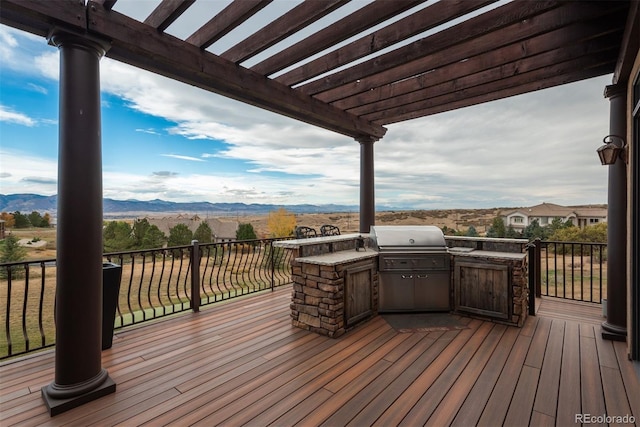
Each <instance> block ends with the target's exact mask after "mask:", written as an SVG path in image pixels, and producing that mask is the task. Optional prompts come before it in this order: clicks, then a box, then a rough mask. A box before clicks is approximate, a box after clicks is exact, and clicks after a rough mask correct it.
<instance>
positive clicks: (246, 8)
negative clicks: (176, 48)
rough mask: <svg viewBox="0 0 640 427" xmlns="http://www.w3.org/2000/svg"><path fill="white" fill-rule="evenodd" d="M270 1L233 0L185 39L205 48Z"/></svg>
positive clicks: (270, 0)
mask: <svg viewBox="0 0 640 427" xmlns="http://www.w3.org/2000/svg"><path fill="white" fill-rule="evenodd" d="M272 1H273V0H234V1H233V2H232V3H230V4H229V5H228V6H227V7H225V8H224V9H223V10H222V11H221V12H220V13H219V14H217V15H216V16H214V17H213V18H211V19H210V20H209V22H207V23H206V24H204V25H203V26H202V27H200V28H199V29H198V30H197V31H196V32H195V33H193V34H191V35H190V36H189V37H188V38H187V40H185V41H186V42H187V43H191V44H193V45H195V46H198V47H199V48H201V49H206V48H207V47H209V46H211V45H212V44H213V43H215V42H216V41H218V40H220V39H221V38H222V37H224V36H225V35H226V34H228V33H229V32H231V31H232V30H233V29H234V28H236V27H237V26H238V25H240V24H242V23H243V22H244V21H246V20H247V19H249V18H250V17H252V16H253V15H255V14H256V13H258V12H259V11H260V10H262V9H263V8H265V7H266V6H267V5H268V4H269V3H271V2H272Z"/></svg>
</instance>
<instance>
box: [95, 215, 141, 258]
mask: <svg viewBox="0 0 640 427" xmlns="http://www.w3.org/2000/svg"><path fill="white" fill-rule="evenodd" d="M134 244H135V242H134V239H133V233H132V230H131V226H130V225H129V224H128V223H126V222H124V221H111V222H109V223H108V224H107V225H106V227H105V228H104V229H103V231H102V246H103V251H104V252H105V253H106V252H121V251H127V250H130V249H133V247H134Z"/></svg>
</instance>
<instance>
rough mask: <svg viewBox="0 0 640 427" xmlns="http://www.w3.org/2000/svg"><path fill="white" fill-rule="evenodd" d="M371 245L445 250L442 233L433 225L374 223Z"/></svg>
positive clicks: (382, 249) (383, 247)
mask: <svg viewBox="0 0 640 427" xmlns="http://www.w3.org/2000/svg"><path fill="white" fill-rule="evenodd" d="M369 237H370V239H371V242H372V244H373V247H375V248H376V249H378V250H380V251H386V250H417V251H421V250H446V247H447V244H446V242H445V240H444V233H442V230H440V229H439V228H438V227H436V226H433V225H374V226H372V227H371V233H370V235H369Z"/></svg>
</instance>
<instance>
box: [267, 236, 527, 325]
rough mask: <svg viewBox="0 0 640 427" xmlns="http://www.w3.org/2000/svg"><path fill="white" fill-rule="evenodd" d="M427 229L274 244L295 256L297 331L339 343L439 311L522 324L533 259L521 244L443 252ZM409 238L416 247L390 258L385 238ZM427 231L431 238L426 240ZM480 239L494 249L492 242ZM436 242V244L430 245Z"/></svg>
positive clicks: (293, 301) (396, 250) (294, 321)
mask: <svg viewBox="0 0 640 427" xmlns="http://www.w3.org/2000/svg"><path fill="white" fill-rule="evenodd" d="M420 227H422V230H412V229H409V228H408V227H407V228H405V229H404V230H403V228H402V227H397V228H395V227H394V229H389V228H388V227H377V229H375V230H373V231H372V234H347V235H338V236H327V237H318V238H309V239H297V240H286V241H279V242H275V243H274V245H275V246H277V247H281V248H285V249H288V250H291V251H293V254H292V257H291V268H292V281H293V292H292V298H291V317H292V324H293V325H294V326H296V327H299V328H302V329H306V330H309V331H312V332H315V333H318V334H321V335H326V336H329V337H338V336H341V335H343V334H344V333H345V332H346V331H347V330H348V329H350V328H351V327H353V326H354V325H355V324H357V323H358V322H361V321H364V320H367V319H369V318H372V317H374V316H375V315H377V314H378V313H384V312H396V313H397V312H407V314H410V312H431V311H437V312H453V313H456V314H461V315H464V316H471V317H481V318H484V319H489V320H493V321H496V322H500V323H505V324H511V325H515V326H522V325H523V323H524V320H525V318H526V316H527V306H528V298H529V289H528V276H527V274H528V273H527V264H528V263H527V254H526V253H523V252H519V251H518V247H516V246H517V245H515V246H514V247H513V248H508V249H506V250H505V249H504V248H500V249H502V250H483V249H476V248H475V247H478V246H475V247H446V246H444V249H443V246H442V244H441V243H440V239H438V238H437V237H438V236H434V234H436V233H435V232H434V228H435V227H429V226H419V227H418V228H420ZM427 227H429V228H427ZM403 231H409V232H411V233H412V236H414V237H410V238H409V242H410V243H409V244H410V245H416V247H413V248H411V250H410V251H409V248H408V247H407V248H405V249H406V252H403V250H402V249H403V248H402V246H399V247H395V248H394V249H393V252H385V250H384V245H381V243H383V242H382V240H383V239H381V235H384V234H383V232H388V233H390V235H391V236H392V237H393V235H396V234H397V233H398V232H403ZM426 231H429V232H430V233H431V234H432V235H431V236H429V235H428V234H427V235H424V236H423V237H422V238H420V237H419V234H420V232H423V233H425V232H426ZM438 231H439V230H438ZM376 234H377V235H376ZM400 239H404V237H402V236H400ZM376 240H377V241H376ZM474 240H478V241H479V242H474V245H476V244H479V245H480V246H482V244H483V243H484V244H485V246H486V247H487V248H490V247H491V246H490V245H489V243H490V240H492V239H485V238H476V239H474ZM429 241H434V242H436V243H437V244H432V245H427V244H425V242H426V243H429ZM447 243H449V244H450V242H447ZM456 243H459V242H456ZM518 243H519V242H518ZM417 247H421V249H417ZM495 249H498V248H495ZM512 251H513V252H512ZM403 255H407V256H406V257H405V256H403ZM390 267H391V268H390ZM387 276H389V277H387ZM396 276H398V277H400V278H402V280H400V279H398V278H397V277H396ZM409 278H410V279H411V280H409ZM383 282H384V283H383ZM385 289H386V290H385ZM385 295H386V296H385Z"/></svg>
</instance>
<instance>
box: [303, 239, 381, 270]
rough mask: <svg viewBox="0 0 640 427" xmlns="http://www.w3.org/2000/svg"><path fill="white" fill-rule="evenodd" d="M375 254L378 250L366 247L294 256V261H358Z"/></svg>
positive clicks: (308, 262)
mask: <svg viewBox="0 0 640 427" xmlns="http://www.w3.org/2000/svg"><path fill="white" fill-rule="evenodd" d="M306 240H310V239H306ZM377 256H378V252H377V251H376V250H374V249H371V248H367V249H366V250H360V251H356V250H355V249H354V250H350V251H339V252H331V253H328V254H322V255H315V256H307V257H301V258H296V261H297V262H300V263H305V264H318V265H336V264H342V263H345V262H350V261H358V260H361V259H368V258H375V257H377Z"/></svg>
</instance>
